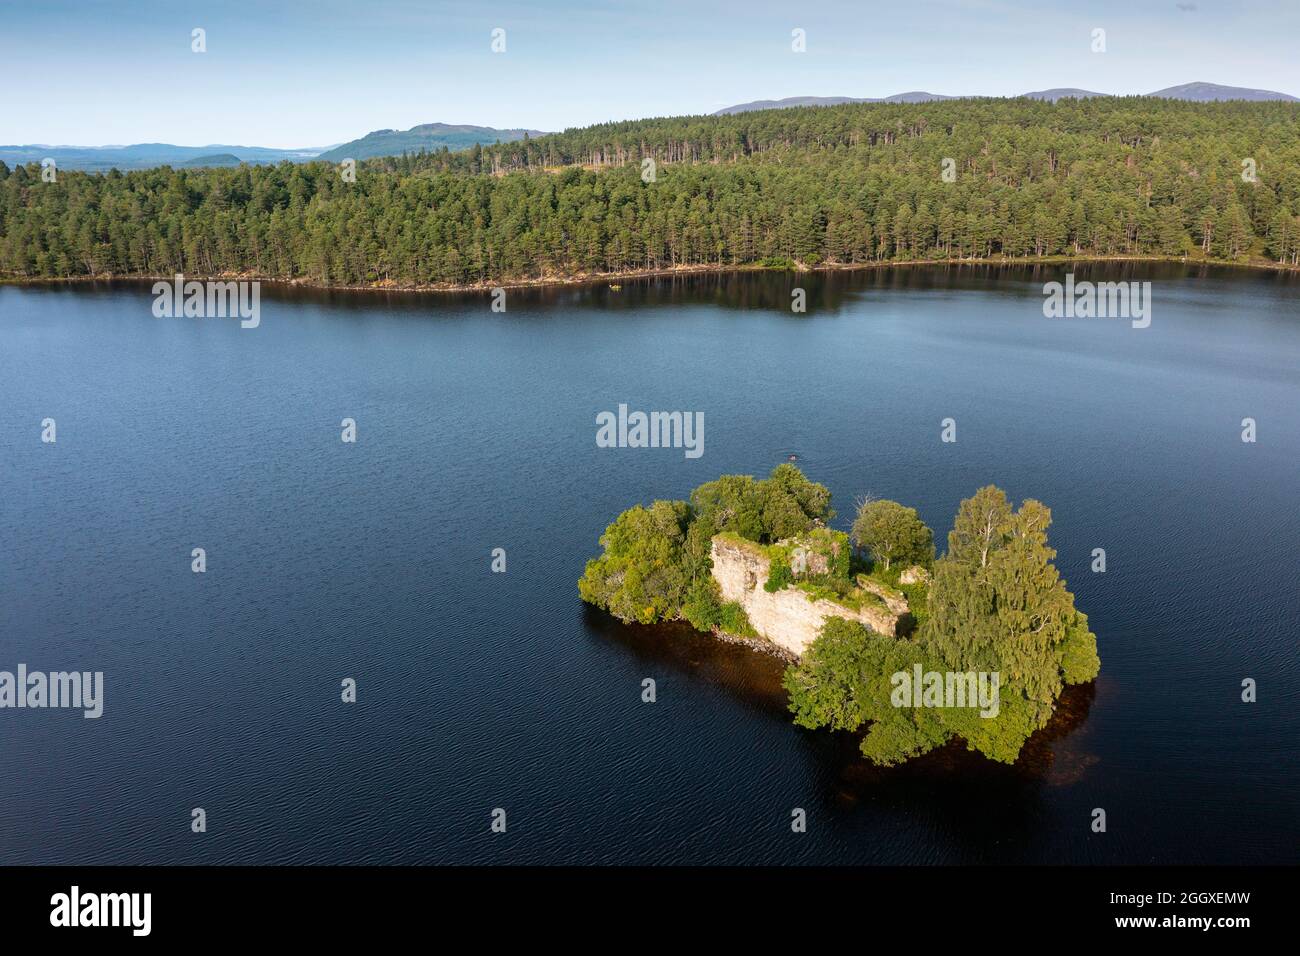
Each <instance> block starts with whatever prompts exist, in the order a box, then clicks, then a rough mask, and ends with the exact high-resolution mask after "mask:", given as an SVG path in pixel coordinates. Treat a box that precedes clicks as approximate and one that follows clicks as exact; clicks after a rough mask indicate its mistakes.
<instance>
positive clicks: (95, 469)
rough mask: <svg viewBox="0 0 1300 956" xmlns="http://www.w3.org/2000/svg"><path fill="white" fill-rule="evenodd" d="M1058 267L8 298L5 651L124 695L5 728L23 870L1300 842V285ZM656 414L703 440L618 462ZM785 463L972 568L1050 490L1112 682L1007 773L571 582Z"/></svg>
mask: <svg viewBox="0 0 1300 956" xmlns="http://www.w3.org/2000/svg"><path fill="white" fill-rule="evenodd" d="M1065 271H1066V269H1065V267H1062V266H1051V267H1039V268H1036V269H1029V268H1024V269H992V268H974V267H970V268H940V267H936V268H924V269H891V270H882V271H873V272H859V273H832V274H820V275H806V274H805V275H797V274H793V273H791V274H773V273H763V274H755V273H749V274H740V275H709V276H694V277H684V278H676V279H669V278H663V279H646V280H639V281H624V282H623V283H622V284H621V288H619V289H617V290H615V289H612V288H609V287H607V286H605V285H599V286H590V287H568V288H555V289H537V290H519V291H513V290H512V291H510V292H509V293H508V296H507V309H506V311H505V312H493V311H492V310H491V308H490V297H489V296H488V295H487V294H486V293H484V294H481V295H464V296H452V295H433V294H428V295H418V294H382V293H343V292H334V293H331V292H324V291H315V290H305V291H304V290H297V289H289V288H273V287H271V286H269V285H268V286H265V287H263V289H262V294H261V306H260V308H261V321H260V325H259V326H258V327H257V328H253V329H242V328H240V325H239V322H238V321H237V320H235V319H192V318H191V319H184V318H175V319H160V318H155V317H154V315H153V314H152V312H151V303H152V299H153V297H152V294H151V291H150V284H149V283H120V284H99V285H93V284H80V285H51V286H40V287H22V288H20V287H12V286H11V287H0V411H2V412H3V414H2V415H0V592H2V593H3V602H0V669H2V670H11V671H12V670H14V669H15V667H16V665H18V664H19V663H24V664H26V665H27V667H28V668H29V669H31V670H45V671H55V670H71V669H76V670H87V671H102V672H103V673H104V699H103V716H102V717H101V718H99V719H97V720H87V719H84V718H83V716H82V714H81V713H80V712H79V711H70V710H53V709H46V710H12V709H6V710H0V863H388V862H396V863H470V862H487V863H854V864H873V863H876V864H898V863H919V864H939V863H1030V862H1047V863H1130V864H1147V863H1248V864H1256V863H1296V862H1298V854H1297V846H1300V748H1298V747H1297V741H1298V740H1300V655H1298V654H1297V647H1298V643H1297V622H1298V621H1300V588H1298V587H1297V585H1298V584H1300V581H1298V580H1297V561H1296V554H1295V548H1296V543H1297V541H1300V508H1297V506H1296V500H1297V487H1298V485H1300V482H1298V481H1297V479H1298V477H1300V466H1298V464H1297V463H1298V462H1300V414H1298V413H1300V277H1296V276H1290V277H1288V276H1280V275H1273V274H1270V273H1265V272H1249V271H1231V270H1218V269H1203V268H1193V267H1183V266H1178V265H1160V266H1156V265H1127V266H1119V265H1114V264H1112V265H1105V266H1100V265H1094V266H1085V265H1079V266H1076V267H1074V270H1073V271H1074V273H1075V275H1076V277H1078V278H1080V279H1084V278H1091V279H1098V278H1116V279H1126V280H1127V279H1133V280H1149V281H1151V283H1152V299H1151V302H1152V320H1151V324H1150V326H1149V327H1148V328H1142V329H1138V328H1133V327H1132V326H1131V324H1130V323H1129V322H1128V321H1127V320H1110V319H1048V318H1045V317H1044V315H1043V298H1044V296H1043V284H1044V283H1045V282H1047V281H1051V280H1059V279H1061V278H1062V277H1063V274H1064V272H1065ZM795 286H799V287H801V288H803V289H805V290H806V294H807V312H806V313H802V314H799V313H794V312H792V311H791V309H790V303H791V290H792V288H793V287H795ZM620 403H626V404H627V405H628V406H629V407H630V408H632V409H643V410H689V411H699V412H702V413H703V415H704V419H705V423H706V427H705V434H704V443H703V454H702V455H700V456H699V457H698V458H691V457H688V456H686V455H685V454H684V453H683V451H682V450H681V449H637V448H599V447H597V445H596V442H595V432H596V424H595V417H596V415H597V414H598V413H600V412H602V411H614V410H616V409H617V408H618V405H619V404H620ZM46 418H52V419H54V420H55V422H56V425H57V441H56V442H54V443H45V442H42V440H41V433H42V421H43V420H44V419H46ZM344 418H352V419H354V420H355V422H356V427H357V440H356V442H355V443H344V442H343V441H341V440H340V433H341V422H342V420H343V419H344ZM945 418H952V419H954V421H955V423H956V436H957V441H956V442H943V441H941V440H940V431H941V424H940V423H941V421H942V420H943V419H945ZM1245 418H1253V419H1254V420H1255V422H1256V428H1257V441H1255V442H1243V441H1242V420H1243V419H1245ZM790 455H796V456H797V463H798V465H799V467H800V468H802V469H803V470H804V472H805V473H806V474H807V475H808V476H809V477H810V478H812V479H813V480H816V481H819V482H822V483H824V484H826V485H827V486H828V487H829V488H830V489H831V491H832V492H833V494H834V504H835V506H836V509H837V511H838V517H837V518H836V520H835V522H834V523H835V525H836V527H839V528H841V529H847V527H848V524H849V523H850V521H851V519H852V512H853V509H854V500H855V498H857V497H859V496H861V495H864V494H867V493H870V494H873V495H877V496H881V497H887V498H893V499H897V500H899V501H902V502H904V503H905V504H908V505H911V506H914V507H916V508H917V509H918V510H919V511H920V514H921V517H922V518H923V519H924V520H925V521H926V523H927V524H929V525H930V526H931V527H932V528H934V529H935V533H936V534H935V536H936V541H937V543H939V545H940V549H941V550H942V548H943V546H944V544H943V543H944V541H945V540H946V534H947V531H948V529H949V528H950V527H951V523H952V517H953V515H954V513H955V512H956V510H957V506H958V504H959V502H960V500H961V499H962V498H963V497H967V496H969V495H970V494H971V493H973V492H974V491H975V490H976V489H977V488H979V487H980V486H982V485H985V484H989V483H994V484H997V485H999V486H1001V487H1003V488H1004V489H1006V491H1007V492H1008V494H1009V495H1010V496H1011V497H1012V499H1013V500H1014V501H1017V502H1018V501H1020V500H1021V499H1023V498H1028V497H1033V498H1037V499H1039V500H1041V501H1043V502H1045V503H1046V504H1047V505H1048V506H1050V507H1051V508H1052V509H1053V515H1054V523H1053V527H1052V530H1051V536H1050V540H1051V543H1052V545H1053V546H1054V547H1055V548H1056V550H1057V551H1058V558H1057V565H1058V567H1059V568H1060V570H1061V573H1062V574H1063V576H1064V577H1065V579H1066V581H1067V582H1068V586H1069V587H1070V589H1071V590H1072V591H1073V592H1074V594H1075V598H1076V602H1077V604H1078V606H1079V608H1080V609H1081V610H1083V611H1085V612H1086V613H1087V614H1088V615H1089V618H1090V623H1091V627H1092V629H1093V630H1094V631H1095V632H1096V633H1097V636H1098V645H1099V651H1100V655H1101V660H1102V670H1101V676H1100V677H1099V678H1098V680H1097V681H1096V682H1095V683H1094V684H1091V685H1086V686H1083V687H1078V688H1073V689H1071V690H1070V691H1069V692H1068V693H1067V694H1066V696H1065V697H1064V698H1063V700H1062V703H1061V706H1060V708H1059V712H1058V714H1057V716H1056V718H1054V720H1053V722H1052V724H1051V725H1050V726H1049V727H1048V728H1047V729H1046V730H1044V731H1042V732H1040V733H1039V734H1037V735H1036V736H1035V737H1034V738H1032V739H1031V741H1030V743H1029V745H1028V746H1027V747H1026V749H1025V751H1024V753H1023V754H1022V756H1021V759H1020V761H1019V762H1018V763H1017V764H1016V765H1014V766H1004V765H999V764H994V763H992V762H990V761H988V760H986V759H984V758H983V757H980V756H979V755H976V754H971V753H968V752H966V751H965V749H964V748H963V747H962V746H961V745H960V744H954V745H949V746H948V747H946V748H944V749H943V750H941V751H939V752H936V753H933V754H930V755H928V756H926V757H924V758H921V759H919V760H916V761H914V762H912V763H911V764H908V765H906V766H904V767H901V768H896V769H882V768H876V767H873V766H870V765H868V764H866V763H865V762H864V761H863V760H862V758H861V757H860V756H859V755H858V753H857V750H856V741H855V739H854V738H853V737H852V736H851V735H848V734H831V733H828V732H812V731H807V730H803V729H800V728H797V727H795V726H794V725H793V724H792V723H791V722H790V719H789V715H788V714H787V713H786V710H785V700H784V692H783V691H782V689H781V686H780V677H781V671H782V666H783V665H782V664H781V662H780V661H778V660H776V659H775V658H773V657H770V656H766V655H764V654H761V653H757V652H754V651H752V650H749V649H747V648H745V647H741V646H736V645H731V644H725V643H722V642H719V641H716V640H714V639H712V638H711V637H709V636H706V635H701V634H696V633H695V632H693V631H691V630H689V629H687V628H683V627H677V626H663V627H653V628H650V627H635V626H625V625H622V624H620V623H618V622H617V621H615V620H613V619H611V618H610V617H609V616H608V615H606V614H604V613H603V612H601V611H598V610H595V609H593V608H590V607H587V606H585V605H583V604H582V603H581V602H580V600H579V598H578V593H577V588H576V581H577V579H578V577H579V576H580V574H581V573H582V569H583V564H584V562H585V561H586V560H587V559H588V558H590V557H592V556H594V555H595V554H597V553H598V551H599V545H598V544H597V539H598V538H599V536H600V534H601V532H602V530H603V529H604V527H605V525H606V524H608V523H609V522H610V521H611V520H612V519H613V518H614V516H615V515H617V514H618V512H619V511H621V510H622V509H624V508H626V507H628V506H630V505H632V504H634V503H637V502H649V501H651V500H653V499H655V498H684V497H686V496H687V494H688V493H689V491H690V490H691V489H692V488H693V487H695V486H696V485H698V484H700V483H702V482H704V481H708V480H711V479H713V478H715V477H717V476H718V475H720V474H724V473H731V472H742V473H752V474H755V475H766V474H767V473H768V472H769V471H770V470H771V469H772V468H773V467H775V466H776V465H777V464H779V463H781V462H782V461H785V460H787V459H788V457H789V456H790ZM195 548H203V549H204V550H205V552H206V562H207V570H206V571H205V573H202V574H196V573H193V572H192V571H191V560H192V559H191V553H192V550H193V549H195ZM495 548H504V549H505V551H506V555H507V570H506V573H504V574H501V573H493V572H492V570H491V564H492V551H493V549H495ZM1095 548H1104V549H1105V552H1106V556H1107V569H1106V571H1105V572H1104V573H1095V572H1093V571H1092V570H1091V565H1092V553H1093V550H1094V549H1095ZM647 677H650V678H654V680H655V681H656V684H657V701H656V702H655V703H653V704H645V703H642V700H641V686H642V685H641V682H642V680H643V679H645V678H647ZM345 678H352V679H354V680H355V681H356V687H357V700H356V702H355V703H354V704H347V703H343V702H342V701H341V699H340V686H341V682H342V681H343V680H344V679H345ZM1246 678H1250V679H1253V680H1254V681H1255V682H1256V683H1257V693H1258V699H1257V701H1256V702H1255V703H1244V702H1243V701H1242V681H1243V680H1244V679H1246ZM196 807H201V808H203V809H204V811H205V813H206V819H207V832H206V833H193V832H191V826H190V823H191V811H192V809H193V808H196ZM795 807H800V808H804V809H805V810H806V811H807V815H808V831H807V832H806V833H802V834H800V833H793V832H791V828H790V815H791V810H792V808H795ZM494 808H503V809H505V810H506V812H507V819H508V827H507V832H506V833H504V834H494V833H492V832H491V831H490V826H489V825H490V823H491V814H492V811H493V809H494ZM1094 808H1103V809H1105V811H1106V814H1107V832H1105V833H1094V832H1092V829H1091V823H1092V811H1093V809H1094Z"/></svg>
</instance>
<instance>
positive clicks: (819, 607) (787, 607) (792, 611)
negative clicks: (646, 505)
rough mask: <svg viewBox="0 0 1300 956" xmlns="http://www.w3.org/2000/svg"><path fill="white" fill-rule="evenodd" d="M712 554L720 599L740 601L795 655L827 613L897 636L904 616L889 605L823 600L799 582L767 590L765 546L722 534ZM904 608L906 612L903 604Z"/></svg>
mask: <svg viewBox="0 0 1300 956" xmlns="http://www.w3.org/2000/svg"><path fill="white" fill-rule="evenodd" d="M711 555H712V558H713V577H714V579H715V580H716V581H717V582H718V587H719V588H720V589H721V591H722V600H723V601H727V602H731V601H735V602H736V603H737V604H739V605H740V606H741V607H742V608H744V609H745V613H746V614H747V615H748V616H749V622H750V624H752V625H753V626H754V630H756V631H758V633H759V634H760V635H762V636H763V637H764V638H765V639H767V640H769V641H771V642H772V643H774V644H776V645H778V646H779V647H781V648H783V649H785V650H787V651H789V652H790V653H792V654H796V655H799V654H802V653H803V652H804V650H805V649H806V648H807V647H808V645H809V644H811V643H812V642H813V641H814V640H816V638H817V635H818V634H819V633H820V632H821V627H822V624H823V623H824V622H825V620H826V619H827V618H828V617H843V618H847V619H848V620H850V621H859V622H861V623H862V624H865V625H866V626H867V627H869V628H871V630H873V631H876V632H877V633H880V634H885V635H888V636H891V637H892V636H893V635H894V634H895V629H896V628H897V626H898V618H899V616H900V615H899V613H895V612H894V611H892V610H890V609H888V608H887V607H873V606H865V607H862V608H860V609H859V608H850V607H846V606H844V605H843V604H839V603H837V602H835V601H830V600H827V599H825V598H817V599H815V600H810V599H809V598H810V595H809V594H808V592H807V591H804V590H802V589H800V588H798V587H796V586H795V585H787V586H786V587H784V588H782V589H781V590H780V591H776V592H768V591H765V590H764V589H763V585H764V584H766V583H767V576H768V574H769V573H770V571H771V561H770V560H769V559H768V557H767V555H766V554H765V553H764V549H763V547H762V546H761V545H758V544H755V543H754V542H751V541H744V540H742V539H739V538H732V537H729V536H718V537H716V538H714V539H713V548H712V551H711ZM882 603H883V601H882ZM903 610H904V611H906V605H905V604H904V608H903Z"/></svg>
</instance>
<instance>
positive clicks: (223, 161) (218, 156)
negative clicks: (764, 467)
mask: <svg viewBox="0 0 1300 956" xmlns="http://www.w3.org/2000/svg"><path fill="white" fill-rule="evenodd" d="M239 163H240V159H239V157H238V156H236V155H235V154H234V153H215V154H213V155H211V156H197V157H195V158H194V159H190V160H186V161H185V162H184V163H182V164H181V165H182V166H186V167H193V166H238V165H239Z"/></svg>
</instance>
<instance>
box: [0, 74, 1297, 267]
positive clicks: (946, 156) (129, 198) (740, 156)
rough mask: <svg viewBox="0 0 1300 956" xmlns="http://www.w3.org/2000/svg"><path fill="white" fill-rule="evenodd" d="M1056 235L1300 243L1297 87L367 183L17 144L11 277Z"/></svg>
mask: <svg viewBox="0 0 1300 956" xmlns="http://www.w3.org/2000/svg"><path fill="white" fill-rule="evenodd" d="M646 160H653V175H651V169H650V165H651V164H649V163H647V162H645V161H646ZM947 161H950V162H947ZM945 172H946V175H945ZM1036 256H1077V257H1106V256H1187V257H1191V258H1197V259H1200V258H1204V259H1216V260H1230V261H1241V262H1261V263H1262V262H1272V263H1275V264H1281V265H1286V266H1295V265H1297V264H1298V263H1300V104H1294V103H1285V102H1258V103H1246V102H1229V103H1188V102H1181V101H1175V100H1161V99H1150V98H1140V97H1128V98H1097V99H1091V100H1063V101H1061V102H1058V103H1056V104H1052V103H1046V102H1039V101H1033V100H1026V99H1017V100H991V99H975V100H952V101H945V102H935V103H924V104H849V105H844V106H836V107H822V108H803V109H783V110H768V111H763V112H754V113H742V114H738V115H732V116H716V117H714V116H710V117H704V116H693V117H679V118H664V119H647V120H638V121H631V122H620V123H610V124H604V125H599V126H592V127H587V128H584V129H574V130H568V131H565V132H563V133H557V134H553V135H550V136H545V137H540V138H537V139H525V140H521V141H517V142H511V143H504V144H497V145H494V146H489V147H475V148H473V149H470V150H466V151H463V152H458V153H450V152H446V151H440V152H437V153H422V154H419V155H405V156H399V157H387V158H380V159H373V160H365V161H362V162H360V163H358V164H357V166H356V176H355V182H349V181H347V178H346V177H345V176H344V174H343V171H342V170H341V169H340V167H339V166H338V165H335V164H332V163H323V162H311V163H305V164H293V163H288V162H285V163H281V164H279V165H275V166H248V165H245V166H239V167H236V168H214V169H179V168H178V169H174V168H170V167H160V168H157V169H150V170H142V171H134V172H128V173H122V172H119V171H117V170H112V171H110V172H108V173H95V174H87V173H78V172H66V171H62V170H60V171H58V172H57V176H56V178H55V181H53V182H47V181H45V180H44V179H43V177H42V170H41V168H40V167H39V166H37V165H35V164H31V165H27V166H20V167H17V168H14V169H10V168H8V167H5V166H4V165H3V164H0V275H3V276H4V277H6V278H8V279H17V280H24V279H37V278H46V277H86V276H110V275H111V276H128V275H144V276H154V275H171V274H173V273H177V272H181V273H185V274H186V275H193V276H203V275H217V274H227V273H241V274H245V275H255V276H260V277H263V278H268V279H269V278H274V279H295V280H305V281H309V282H314V283H321V284H333V285H362V284H368V283H383V284H393V285H403V286H412V285H451V284H477V283H486V284H496V283H509V282H523V281H533V280H545V279H553V278H563V277H566V276H575V275H589V274H595V273H617V272H628V271H637V270H664V269H675V268H683V267H719V268H728V267H739V266H746V265H768V266H790V265H799V266H818V265H840V264H842V265H854V264H863V263H872V262H886V261H911V260H926V259H935V260H938V259H977V258H997V257H1009V258H1015V259H1023V258H1026V257H1036Z"/></svg>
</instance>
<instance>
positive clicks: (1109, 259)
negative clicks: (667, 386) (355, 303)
mask: <svg viewBox="0 0 1300 956" xmlns="http://www.w3.org/2000/svg"><path fill="white" fill-rule="evenodd" d="M1093 263H1156V264H1162V263H1163V264H1177V265H1190V266H1213V267H1217V268H1229V269H1243V270H1250V271H1255V272H1272V273H1277V274H1287V273H1292V274H1294V273H1300V265H1288V264H1286V263H1279V262H1272V261H1271V260H1256V261H1247V262H1240V261H1233V260H1230V259H1199V258H1197V259H1193V258H1189V257H1186V256H1042V257H1033V258H1024V259H1013V258H987V259H984V258H981V259H905V260H888V261H882V262H855V263H834V264H829V265H827V264H821V265H816V266H808V265H801V264H796V266H795V268H793V269H789V268H775V267H771V266H764V265H761V264H758V263H751V264H749V265H739V266H736V265H717V264H708V265H695V266H673V267H669V268H662V269H633V270H628V271H625V272H593V273H575V274H573V275H567V276H547V277H544V278H539V279H514V280H510V281H503V282H474V283H431V284H417V285H410V284H399V283H385V282H384V281H378V282H371V283H366V284H363V285H335V284H331V283H323V282H316V281H314V280H311V279H307V278H297V279H286V278H283V277H271V276H264V275H260V274H258V273H255V272H218V273H211V274H183V275H184V277H185V279H186V280H191V281H196V282H208V281H220V282H230V281H246V282H262V283H266V284H267V285H271V286H276V287H281V286H282V287H286V288H292V289H310V290H318V291H321V292H389V293H392V292H398V293H414V294H428V293H443V294H451V295H458V294H465V293H470V292H491V291H492V290H494V289H506V290H512V289H514V290H518V289H553V288H577V287H582V286H596V285H600V284H602V283H603V284H608V285H617V284H619V283H621V282H623V281H631V280H638V279H659V278H675V277H678V276H702V275H718V276H721V275H740V274H745V273H760V274H768V273H782V272H784V273H790V272H793V273H794V274H796V275H812V274H822V275H830V274H834V273H843V272H847V273H857V272H870V271H878V270H882V269H917V268H922V267H926V266H958V267H963V266H985V267H987V266H994V267H999V268H1024V267H1026V266H1052V265H1058V266H1059V265H1072V264H1079V265H1090V264H1093ZM175 278H176V276H175V275H174V274H173V275H140V274H136V273H101V274H99V275H84V276H35V277H27V276H21V277H19V276H0V286H2V285H9V286H48V285H63V284H77V283H96V282H151V281H152V282H171V281H173V280H174V279H175Z"/></svg>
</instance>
